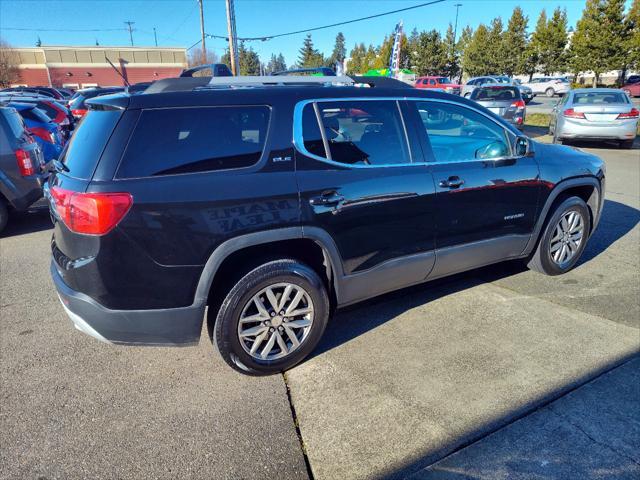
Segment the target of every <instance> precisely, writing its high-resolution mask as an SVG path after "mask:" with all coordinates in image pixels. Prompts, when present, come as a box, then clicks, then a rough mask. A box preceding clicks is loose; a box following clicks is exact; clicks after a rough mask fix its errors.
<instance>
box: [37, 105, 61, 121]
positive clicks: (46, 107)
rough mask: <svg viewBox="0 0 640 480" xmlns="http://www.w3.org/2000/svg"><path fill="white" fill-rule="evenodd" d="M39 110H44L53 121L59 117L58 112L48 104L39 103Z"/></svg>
mask: <svg viewBox="0 0 640 480" xmlns="http://www.w3.org/2000/svg"><path fill="white" fill-rule="evenodd" d="M38 108H39V109H40V110H42V111H43V112H44V113H46V114H47V116H48V117H49V118H51V119H54V118H56V117H57V116H58V110H56V109H55V108H54V107H52V106H51V105H48V104H46V103H39V104H38Z"/></svg>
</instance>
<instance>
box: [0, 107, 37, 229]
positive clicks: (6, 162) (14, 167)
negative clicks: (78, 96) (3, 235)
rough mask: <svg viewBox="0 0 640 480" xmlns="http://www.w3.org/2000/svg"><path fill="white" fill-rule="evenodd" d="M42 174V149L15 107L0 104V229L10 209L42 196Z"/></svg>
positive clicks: (3, 226) (23, 205)
mask: <svg viewBox="0 0 640 480" xmlns="http://www.w3.org/2000/svg"><path fill="white" fill-rule="evenodd" d="M46 177H47V174H46V172H45V164H44V157H43V155H42V151H41V150H40V147H38V144H37V143H36V142H35V140H34V139H33V137H32V136H31V134H30V133H29V132H28V131H27V129H26V127H25V125H24V122H23V121H22V117H21V116H20V114H19V113H18V112H17V111H16V109H15V108H11V107H0V232H2V230H4V228H5V227H6V226H7V222H8V221H9V214H10V212H11V211H14V212H20V211H24V210H26V209H27V208H29V207H30V206H31V205H32V204H33V203H34V202H36V201H37V200H39V199H40V198H42V184H43V183H44V182H45V180H46Z"/></svg>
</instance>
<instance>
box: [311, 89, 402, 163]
mask: <svg viewBox="0 0 640 480" xmlns="http://www.w3.org/2000/svg"><path fill="white" fill-rule="evenodd" d="M318 108H319V110H320V117H321V120H322V125H323V128H324V132H325V135H326V138H327V142H328V144H329V153H330V155H331V156H330V159H331V160H333V161H335V162H340V163H347V164H358V165H373V166H376V165H392V164H400V163H409V162H410V161H411V160H410V155H409V149H408V146H407V139H406V135H405V133H404V127H403V124H402V117H401V116H400V110H399V108H398V104H397V103H396V102H395V101H391V100H389V101H383V100H380V101H344V102H320V103H318Z"/></svg>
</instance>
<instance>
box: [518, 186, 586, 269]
mask: <svg viewBox="0 0 640 480" xmlns="http://www.w3.org/2000/svg"><path fill="white" fill-rule="evenodd" d="M572 211H574V212H577V213H579V214H580V216H581V217H582V224H583V228H584V230H583V232H582V241H581V242H580V244H579V246H578V249H577V251H576V253H575V254H574V256H573V257H572V258H571V259H570V260H569V261H568V262H567V263H566V264H563V265H562V266H561V265H559V264H557V263H556V262H554V261H553V259H552V258H551V253H550V249H551V238H552V236H553V235H554V232H555V230H556V226H557V225H558V223H559V222H560V219H561V218H562V217H563V216H564V215H566V214H567V213H569V212H572ZM549 215H550V216H549V218H548V220H547V222H546V225H545V227H544V229H543V232H542V235H541V236H540V238H539V240H538V245H537V246H536V249H535V251H534V252H533V254H532V255H531V257H530V258H529V261H528V263H527V267H529V268H530V269H531V270H535V271H536V272H540V273H544V274H545V275H562V274H563V273H566V272H568V271H569V270H571V269H572V268H573V267H574V266H575V265H576V263H577V262H578V260H580V256H581V255H582V252H584V249H585V247H586V245H587V241H588V239H589V234H590V233H591V214H590V213H589V207H587V204H586V203H584V200H582V199H581V198H578V197H568V198H566V199H564V200H561V201H560V202H559V203H558V204H557V205H556V207H555V209H554V210H553V211H552V212H550V213H549Z"/></svg>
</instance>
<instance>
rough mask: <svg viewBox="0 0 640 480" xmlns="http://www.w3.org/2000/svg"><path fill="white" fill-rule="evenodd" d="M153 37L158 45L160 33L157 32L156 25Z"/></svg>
mask: <svg viewBox="0 0 640 480" xmlns="http://www.w3.org/2000/svg"><path fill="white" fill-rule="evenodd" d="M153 39H154V40H155V42H156V47H157V46H158V34H157V33H156V27H153Z"/></svg>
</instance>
